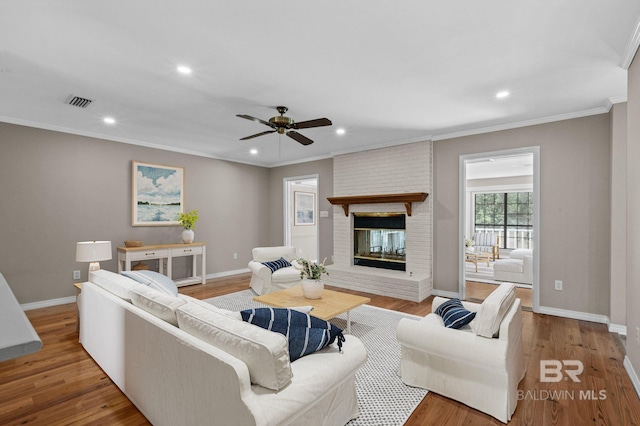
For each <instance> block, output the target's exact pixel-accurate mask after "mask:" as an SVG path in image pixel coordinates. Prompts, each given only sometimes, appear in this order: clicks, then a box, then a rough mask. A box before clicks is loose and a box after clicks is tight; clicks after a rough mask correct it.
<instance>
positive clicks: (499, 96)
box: [496, 90, 509, 99]
mask: <svg viewBox="0 0 640 426" xmlns="http://www.w3.org/2000/svg"><path fill="white" fill-rule="evenodd" d="M508 96H509V92H507V91H506V90H503V91H502V92H498V93H496V98H498V99H504V98H506V97H508Z"/></svg>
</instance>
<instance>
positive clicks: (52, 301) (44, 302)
mask: <svg viewBox="0 0 640 426" xmlns="http://www.w3.org/2000/svg"><path fill="white" fill-rule="evenodd" d="M67 303H76V297H75V296H69V297H61V298H59V299H49V300H41V301H40V302H31V303H24V304H22V305H20V307H21V308H22V310H23V311H30V310H32V309H40V308H48V307H50V306H57V305H66V304H67Z"/></svg>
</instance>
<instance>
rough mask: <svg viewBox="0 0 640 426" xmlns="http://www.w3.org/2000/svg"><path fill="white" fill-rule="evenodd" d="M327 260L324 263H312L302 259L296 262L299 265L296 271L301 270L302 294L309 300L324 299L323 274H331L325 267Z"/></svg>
mask: <svg viewBox="0 0 640 426" xmlns="http://www.w3.org/2000/svg"><path fill="white" fill-rule="evenodd" d="M326 260H327V258H326V257H325V258H324V260H323V261H322V263H315V262H310V261H308V260H307V259H302V258H300V259H297V260H296V262H297V263H298V265H299V266H296V269H298V270H300V278H301V279H302V294H303V295H304V297H306V298H307V299H320V297H322V290H324V283H323V282H322V274H327V275H329V272H327V269H326V268H325V267H324V262H325V261H326Z"/></svg>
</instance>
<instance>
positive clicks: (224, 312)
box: [178, 294, 242, 321]
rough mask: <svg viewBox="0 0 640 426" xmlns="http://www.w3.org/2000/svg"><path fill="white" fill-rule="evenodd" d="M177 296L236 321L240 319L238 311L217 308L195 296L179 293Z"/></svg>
mask: <svg viewBox="0 0 640 426" xmlns="http://www.w3.org/2000/svg"><path fill="white" fill-rule="evenodd" d="M178 297H179V298H181V299H182V300H184V301H185V302H190V303H195V304H196V305H200V306H201V307H203V308H205V309H208V310H210V311H213V312H217V313H219V314H222V315H226V316H228V317H231V318H234V319H236V320H238V321H242V315H240V312H239V311H230V310H228V309H222V308H218V307H217V306H214V305H212V304H211V303H207V302H205V301H204V300H200V299H196V298H195V297H191V296H189V295H186V294H179V295H178Z"/></svg>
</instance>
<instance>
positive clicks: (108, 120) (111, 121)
mask: <svg viewBox="0 0 640 426" xmlns="http://www.w3.org/2000/svg"><path fill="white" fill-rule="evenodd" d="M102 121H104V122H105V123H107V124H116V119H115V118H113V117H105V118H103V119H102Z"/></svg>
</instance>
